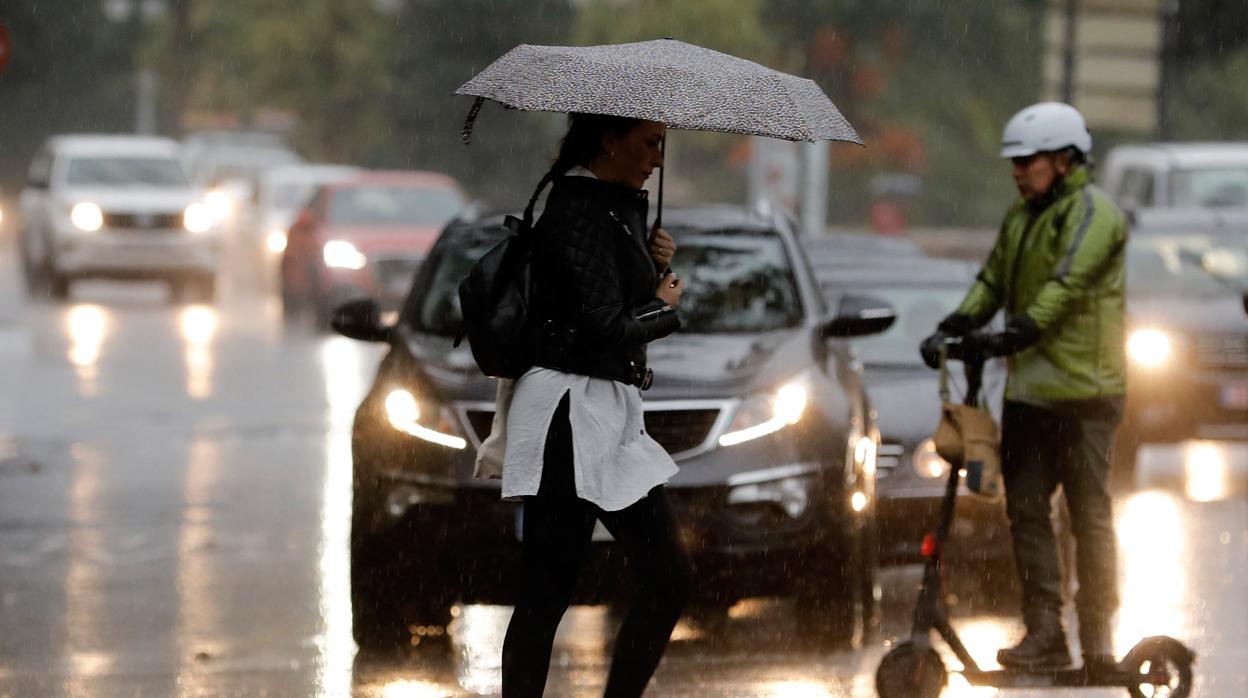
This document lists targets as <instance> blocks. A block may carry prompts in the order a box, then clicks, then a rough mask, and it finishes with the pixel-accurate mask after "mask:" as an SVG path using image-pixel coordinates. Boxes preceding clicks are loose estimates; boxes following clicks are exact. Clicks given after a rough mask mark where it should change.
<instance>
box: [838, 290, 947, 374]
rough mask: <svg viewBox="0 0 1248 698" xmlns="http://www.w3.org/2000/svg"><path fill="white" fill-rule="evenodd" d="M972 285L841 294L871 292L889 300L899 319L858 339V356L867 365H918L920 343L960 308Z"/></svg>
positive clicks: (865, 292)
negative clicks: (876, 331) (885, 328)
mask: <svg viewBox="0 0 1248 698" xmlns="http://www.w3.org/2000/svg"><path fill="white" fill-rule="evenodd" d="M967 287H968V284H961V285H952V284H945V285H939V286H936V285H933V286H902V285H900V282H899V283H898V284H895V285H888V286H871V287H868V288H862V287H856V288H853V289H844V290H840V291H839V292H838V293H841V294H849V293H852V294H855V295H868V296H873V297H876V298H879V299H881V300H884V301H887V302H888V304H889V305H891V306H893V310H894V311H895V312H896V313H897V320H896V322H894V323H893V324H892V326H891V327H889V328H888V329H887V330H884V331H883V332H881V333H879V334H874V335H869V336H866V337H860V338H857V339H855V340H854V346H855V347H856V348H857V350H858V356H859V358H860V359H861V360H862V363H863V364H864V365H866V366H918V365H920V364H921V363H922V359H920V358H919V343H920V342H922V341H923V339H924V338H925V337H927V336H928V335H930V334H931V333H932V331H933V330H935V329H936V325H937V324H938V323H939V322H940V321H941V320H943V319H944V318H945V316H947V315H949V313H952V312H953V311H954V310H955V309H957V307H958V304H959V303H961V302H962V298H963V296H965V295H966V290H967Z"/></svg>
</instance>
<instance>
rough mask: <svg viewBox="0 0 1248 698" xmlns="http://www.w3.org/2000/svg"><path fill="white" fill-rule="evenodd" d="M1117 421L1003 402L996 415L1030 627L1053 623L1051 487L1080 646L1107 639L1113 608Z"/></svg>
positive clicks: (1057, 593)
mask: <svg viewBox="0 0 1248 698" xmlns="http://www.w3.org/2000/svg"><path fill="white" fill-rule="evenodd" d="M1116 427H1117V421H1116V420H1115V419H1113V418H1106V417H1102V418H1095V419H1089V418H1081V417H1078V416H1073V415H1070V414H1065V413H1062V412H1059V411H1056V410H1053V409H1048V408H1043V407H1038V406H1035V405H1027V404H1023V403H1019V402H1007V403H1006V405H1005V412H1004V415H1003V417H1002V440H1001V451H1002V453H1001V456H1002V473H1003V475H1004V476H1005V495H1006V513H1007V515H1008V516H1009V520H1010V530H1011V531H1012V532H1013V536H1014V559H1015V561H1016V563H1017V565H1018V576H1019V579H1020V580H1021V581H1022V586H1023V618H1024V620H1025V621H1026V623H1027V627H1028V628H1029V629H1032V628H1036V627H1037V626H1038V625H1040V624H1044V623H1051V622H1058V621H1060V617H1061V607H1062V574H1061V568H1060V566H1059V563H1058V553H1057V545H1056V543H1055V541H1054V536H1053V525H1052V521H1051V519H1050V513H1051V510H1050V503H1051V500H1052V497H1053V494H1054V492H1055V491H1056V490H1057V486H1058V485H1061V486H1062V490H1063V491H1064V492H1065V494H1066V506H1067V509H1068V510H1069V512H1070V520H1071V531H1072V533H1073V534H1074V538H1075V546H1076V548H1075V566H1076V570H1077V573H1078V579H1079V592H1078V594H1077V595H1076V598H1075V604H1076V608H1077V609H1078V611H1079V635H1080V637H1081V638H1082V639H1083V645H1084V647H1085V649H1089V648H1091V647H1093V646H1097V645H1101V646H1103V645H1105V644H1106V643H1107V642H1108V633H1109V622H1110V620H1111V618H1112V616H1113V613H1114V611H1115V610H1117V608H1118V583H1117V572H1118V559H1117V544H1116V541H1115V539H1114V525H1113V507H1112V503H1111V500H1110V496H1109V487H1108V483H1109V464H1110V449H1111V448H1112V445H1113V442H1114V430H1115V428H1116Z"/></svg>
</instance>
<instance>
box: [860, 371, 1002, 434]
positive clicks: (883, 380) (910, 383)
mask: <svg viewBox="0 0 1248 698" xmlns="http://www.w3.org/2000/svg"><path fill="white" fill-rule="evenodd" d="M959 366H960V365H958V364H955V368H954V374H953V376H952V377H951V379H950V392H951V393H952V394H953V399H955V400H957V399H958V398H959V397H960V395H961V394H962V388H963V386H965V385H966V379H965V378H964V377H963V376H962V374H961V369H960V367H959ZM863 382H864V384H865V385H866V389H867V395H868V396H870V398H871V407H872V408H873V409H875V411H876V412H877V413H878V414H877V416H876V424H877V425H878V426H879V429H880V438H881V439H882V440H883V441H884V442H889V443H900V444H904V445H906V446H914V445H915V444H917V443H919V442H921V441H923V440H924V439H926V438H928V437H929V436H931V435H932V432H933V431H935V430H936V424H937V422H939V421H940V374H939V373H937V372H936V371H933V370H931V369H929V368H927V367H926V366H869V365H868V366H866V367H865V368H864V369H863ZM1004 383H1005V371H1004V366H1003V365H1002V362H1000V361H994V362H993V363H991V364H989V365H988V366H987V367H986V368H985V370H984V394H985V395H986V396H987V397H988V403H989V405H991V407H992V411H993V414H994V415H997V416H998V417H999V416H1000V414H1001V400H1002V395H1003V387H1004Z"/></svg>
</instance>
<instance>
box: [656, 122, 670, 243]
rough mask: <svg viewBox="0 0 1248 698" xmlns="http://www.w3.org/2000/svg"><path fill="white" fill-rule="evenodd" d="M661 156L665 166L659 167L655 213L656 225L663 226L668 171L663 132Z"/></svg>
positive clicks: (660, 146) (657, 226) (665, 138)
mask: <svg viewBox="0 0 1248 698" xmlns="http://www.w3.org/2000/svg"><path fill="white" fill-rule="evenodd" d="M659 156H660V157H661V158H662V159H663V166H662V167H660V168H659V210H658V211H657V212H656V213H655V214H654V227H656V228H662V227H663V173H664V172H666V171H667V134H663V140H661V141H659Z"/></svg>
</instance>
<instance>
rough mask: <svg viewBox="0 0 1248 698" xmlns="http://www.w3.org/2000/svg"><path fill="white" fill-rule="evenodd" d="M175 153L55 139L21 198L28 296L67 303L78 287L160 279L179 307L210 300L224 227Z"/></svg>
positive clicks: (127, 143) (151, 144)
mask: <svg viewBox="0 0 1248 698" xmlns="http://www.w3.org/2000/svg"><path fill="white" fill-rule="evenodd" d="M179 153H180V149H179V145H178V143H177V142H175V141H172V140H170V139H167V138H152V137H143V136H123V135H118V136H113V135H109V136H55V137H53V138H50V139H49V140H48V141H47V143H45V144H44V146H43V148H41V149H40V150H39V152H38V154H36V155H35V158H34V160H33V161H32V162H31V166H30V172H29V175H28V177H27V182H26V188H25V189H24V190H23V191H22V197H21V204H20V206H21V214H22V216H21V218H22V224H21V226H22V227H21V235H20V236H19V241H20V245H21V251H22V262H23V267H24V269H25V272H26V281H27V286H28V288H29V289H30V290H31V291H32V292H39V291H41V290H43V289H45V288H46V289H47V290H48V291H50V292H51V294H52V295H53V296H54V297H56V298H64V297H65V296H66V295H67V294H68V293H69V286H70V284H71V283H72V282H73V281H74V280H75V279H82V278H91V277H95V278H115V279H134V278H138V279H161V280H165V281H168V282H169V284H170V288H171V290H172V294H173V297H174V298H175V299H176V300H185V299H190V298H197V299H202V300H211V299H212V297H213V294H214V291H215V287H216V273H217V269H218V267H219V266H220V262H221V247H222V246H221V242H222V241H221V236H220V232H219V226H218V225H217V221H216V220H214V218H213V215H212V212H211V210H210V209H209V207H208V206H206V205H205V204H204V201H203V199H204V194H203V191H202V190H201V189H199V188H198V187H195V186H194V185H192V184H191V182H190V179H189V178H188V177H187V175H186V172H185V170H184V169H183V167H182V164H181V161H180V160H179Z"/></svg>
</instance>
